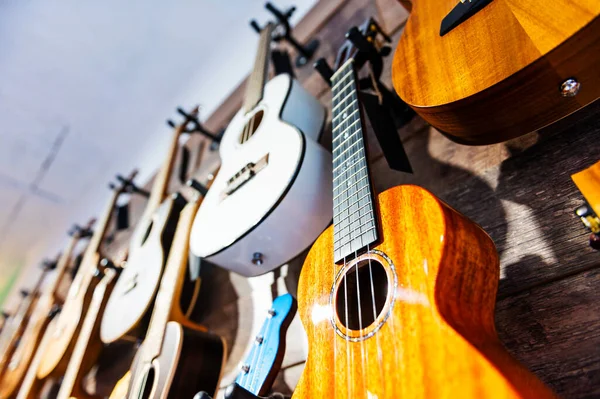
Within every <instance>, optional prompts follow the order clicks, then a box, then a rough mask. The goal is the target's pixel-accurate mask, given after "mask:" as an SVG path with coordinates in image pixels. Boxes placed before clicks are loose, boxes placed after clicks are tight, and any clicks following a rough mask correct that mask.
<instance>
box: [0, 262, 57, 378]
mask: <svg viewBox="0 0 600 399" xmlns="http://www.w3.org/2000/svg"><path fill="white" fill-rule="evenodd" d="M41 268H42V274H41V275H40V276H39V277H38V280H37V281H36V283H35V284H34V287H33V289H32V290H31V291H25V290H22V291H21V295H22V299H21V302H20V304H19V308H18V309H17V312H16V313H15V315H14V317H12V318H11V319H10V321H9V324H8V325H7V326H6V327H7V328H6V331H5V332H4V333H3V334H2V337H1V339H0V381H2V378H3V377H4V375H5V373H6V371H7V370H8V367H9V363H10V360H11V358H12V356H13V354H14V353H15V351H16V350H17V348H18V346H19V343H20V342H21V338H22V335H23V332H24V331H25V329H26V327H27V325H28V323H29V319H30V316H31V313H32V312H33V311H34V309H35V307H36V304H37V302H38V299H39V298H40V290H41V288H42V284H43V283H44V280H45V279H46V278H47V276H48V274H49V273H50V272H51V271H52V270H54V269H55V268H56V262H43V263H42V265H41Z"/></svg>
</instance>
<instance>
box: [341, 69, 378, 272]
mask: <svg viewBox="0 0 600 399" xmlns="http://www.w3.org/2000/svg"><path fill="white" fill-rule="evenodd" d="M331 81H332V95H333V98H332V117H333V120H332V129H333V134H332V136H333V137H332V140H333V146H332V148H333V151H332V153H333V229H334V230H333V231H334V244H333V245H334V261H335V262H336V263H337V262H340V261H343V260H344V259H345V258H346V257H349V256H352V255H356V253H357V252H358V251H360V250H362V249H363V248H365V247H366V246H368V245H370V244H372V243H373V242H375V241H377V220H376V217H375V206H374V202H373V193H372V191H371V180H370V178H369V169H368V164H367V157H366V150H365V141H364V135H363V120H362V115H361V109H360V104H359V99H358V84H357V79H356V71H355V69H354V61H353V60H352V59H350V60H348V61H347V62H346V63H345V64H344V65H342V66H341V67H340V68H339V69H338V70H337V72H336V73H335V74H334V75H333V76H332V78H331Z"/></svg>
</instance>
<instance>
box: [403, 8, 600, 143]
mask: <svg viewBox="0 0 600 399" xmlns="http://www.w3.org/2000/svg"><path fill="white" fill-rule="evenodd" d="M402 3H403V4H405V5H407V7H408V8H412V11H411V14H410V16H409V19H408V22H407V23H406V26H405V28H404V32H403V33H402V37H401V38H400V42H399V43H398V48H397V49H396V53H395V55H394V63H393V66H392V80H393V82H394V87H395V88H396V91H397V92H398V94H399V95H400V97H401V98H402V99H403V100H404V101H405V102H406V103H407V104H408V105H410V106H411V107H412V108H413V109H414V110H415V111H416V112H417V113H418V114H419V115H421V117H423V119H425V120H426V121H427V122H429V123H430V124H431V125H433V126H434V127H435V128H437V129H438V130H440V131H441V132H443V133H445V134H446V135H448V137H449V138H451V139H452V140H455V141H457V142H459V143H464V144H490V143H496V142H500V141H504V140H508V139H510V138H513V137H517V136H519V135H522V134H525V133H528V132H531V131H534V130H538V129H540V128H542V127H544V126H546V125H549V124H551V123H553V122H555V121H557V120H559V119H561V118H563V117H565V116H567V115H569V114H571V113H573V112H575V111H577V110H578V109H580V108H582V107H584V106H585V105H587V104H589V103H591V102H592V101H595V100H596V99H597V98H599V97H600V74H599V73H598V65H600V18H599V15H600V2H598V1H597V0H575V1H564V0H554V1H550V2H545V3H543V5H542V4H541V3H540V2H539V1H536V0H469V1H464V2H460V1H458V0H414V1H412V0H403V1H402Z"/></svg>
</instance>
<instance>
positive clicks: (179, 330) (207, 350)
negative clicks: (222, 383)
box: [111, 198, 227, 399]
mask: <svg viewBox="0 0 600 399" xmlns="http://www.w3.org/2000/svg"><path fill="white" fill-rule="evenodd" d="M199 204H200V200H199V198H195V199H193V200H192V201H190V202H189V203H188V204H187V205H186V206H185V207H184V208H183V210H182V211H181V214H180V217H179V223H178V224H177V230H176V232H175V237H174V239H173V244H172V247H171V252H170V254H169V257H168V259H167V263H166V266H165V271H164V275H163V277H162V280H161V283H160V288H159V290H158V293H157V300H156V301H155V303H154V308H153V310H152V316H151V318H150V325H149V326H148V331H147V333H146V337H145V339H144V341H143V342H142V344H141V345H140V347H139V349H138V351H137V353H136V356H135V359H134V361H133V364H132V365H131V368H130V371H129V376H125V378H124V379H122V380H121V381H120V382H119V384H118V386H117V387H115V389H114V390H113V393H112V394H111V399H117V398H124V397H127V398H128V399H129V398H131V399H133V398H135V399H148V398H154V399H159V398H161V399H162V398H191V397H193V396H194V395H195V394H196V393H197V392H198V391H201V390H202V391H206V392H210V393H211V394H214V393H215V392H216V390H217V388H218V386H219V380H220V379H221V370H222V368H223V365H224V363H225V360H226V353H227V352H226V349H225V343H224V341H223V340H222V338H221V337H219V336H216V335H214V334H210V333H207V332H206V328H204V327H202V326H200V325H197V324H195V323H193V322H192V321H190V320H189V319H187V318H186V317H185V315H184V314H183V312H182V310H181V308H180V305H179V303H180V298H181V293H182V288H183V283H184V280H185V278H186V273H187V257H188V254H189V236H190V230H191V228H192V223H193V221H194V216H195V215H196V212H197V211H198V207H199ZM124 387H127V389H126V390H125V389H124ZM125 392H126V394H125Z"/></svg>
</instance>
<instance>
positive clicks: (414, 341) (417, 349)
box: [293, 52, 554, 399]
mask: <svg viewBox="0 0 600 399" xmlns="http://www.w3.org/2000/svg"><path fill="white" fill-rule="evenodd" d="M351 54H352V53H351ZM361 55H363V56H364V54H361V53H360V52H359V53H357V54H354V55H353V56H352V57H351V58H349V59H347V60H346V58H345V55H344V54H342V55H341V56H340V57H339V60H338V68H337V72H336V73H335V74H334V75H333V77H332V79H331V81H332V99H333V100H332V109H333V114H332V117H333V127H332V128H333V135H332V140H333V198H334V200H333V214H334V217H333V226H331V227H330V228H328V229H327V230H326V231H325V232H324V233H323V234H322V235H321V236H320V237H319V239H317V241H316V242H315V244H314V246H313V247H312V249H311V250H310V252H309V254H308V257H307V258H306V261H305V263H304V266H303V268H302V272H301V275H300V281H299V284H298V308H299V313H300V318H301V320H302V323H303V325H304V328H305V330H306V333H307V335H308V342H309V353H308V359H307V362H306V366H305V368H304V371H303V374H302V376H301V379H300V381H299V383H298V385H297V387H296V390H295V392H294V395H293V397H294V398H297V399H300V398H303V399H304V398H306V399H308V398H311V399H312V398H352V399H363V398H364V399H368V398H379V399H397V398H431V399H433V398H461V399H466V398H474V399H475V398H477V399H479V398H531V399H534V398H535V399H541V398H551V397H554V395H553V393H552V392H551V391H550V390H548V389H547V388H546V387H545V386H544V385H543V383H541V382H540V381H539V380H537V378H536V377H535V376H534V375H533V374H531V373H530V372H528V371H527V370H526V369H525V368H524V367H523V366H522V365H520V364H519V363H518V362H517V361H516V360H515V359H514V358H512V357H511V355H510V354H509V353H508V352H507V351H506V350H505V349H504V348H503V346H502V344H501V343H500V341H499V340H498V337H497V335H496V330H495V327H494V305H495V300H496V289H497V285H498V275H499V264H498V255H497V253H496V249H495V247H494V244H493V242H492V240H491V239H490V238H489V237H488V235H487V234H486V233H485V232H484V231H483V230H482V229H481V228H480V227H479V226H477V225H476V224H475V223H473V222H472V221H470V220H469V219H467V218H466V217H465V216H463V215H461V214H460V213H458V212H457V211H455V210H453V209H452V208H450V207H449V206H448V205H447V204H445V203H444V202H442V201H441V200H439V199H438V198H436V197H435V196H434V195H433V194H431V193H430V192H428V191H427V190H425V189H423V188H421V187H418V186H413V185H405V186H397V187H394V188H391V189H388V190H386V191H384V192H382V193H381V194H379V195H378V196H375V195H374V193H373V191H372V185H371V179H370V176H369V167H368V163H367V158H366V150H365V137H364V134H363V131H364V125H363V118H362V110H361V106H360V103H359V91H358V89H359V85H358V80H357V70H358V69H359V68H360V66H361V65H362V64H363V63H364V58H362V57H361Z"/></svg>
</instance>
